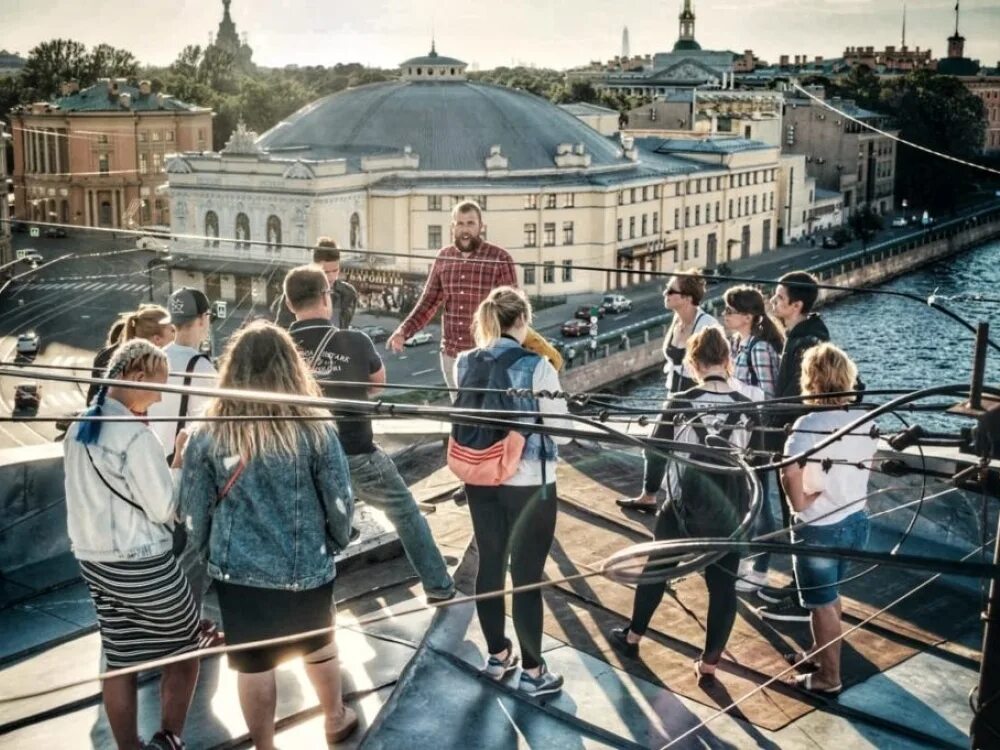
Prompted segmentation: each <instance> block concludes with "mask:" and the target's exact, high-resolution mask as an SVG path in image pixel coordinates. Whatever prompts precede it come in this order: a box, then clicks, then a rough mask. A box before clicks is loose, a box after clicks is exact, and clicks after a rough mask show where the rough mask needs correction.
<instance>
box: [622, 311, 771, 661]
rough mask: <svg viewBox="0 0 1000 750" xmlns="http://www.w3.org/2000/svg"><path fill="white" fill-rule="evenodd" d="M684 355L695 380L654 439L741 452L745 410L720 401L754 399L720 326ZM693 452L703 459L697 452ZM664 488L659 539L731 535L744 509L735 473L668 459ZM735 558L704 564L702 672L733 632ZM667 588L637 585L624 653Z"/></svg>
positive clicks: (696, 339) (632, 652) (697, 338)
mask: <svg viewBox="0 0 1000 750" xmlns="http://www.w3.org/2000/svg"><path fill="white" fill-rule="evenodd" d="M685 358H686V361H687V365H688V366H689V367H690V369H691V372H692V374H693V375H694V377H695V379H696V381H697V385H696V386H695V387H694V388H691V389H690V390H687V391H684V392H683V393H676V394H674V395H672V396H671V397H670V398H669V399H667V401H666V403H665V404H664V414H663V415H662V416H661V417H660V420H659V421H658V422H657V424H656V427H655V428H654V430H653V437H654V438H656V439H660V440H673V441H677V442H681V443H691V444H701V445H706V446H709V447H721V446H728V447H732V448H735V449H737V450H745V449H746V447H747V445H748V443H749V439H750V434H751V431H752V422H751V418H750V412H748V411H746V410H742V409H733V410H729V411H721V412H720V411H719V409H720V407H722V408H723V409H724V408H725V407H731V406H737V407H739V406H746V405H749V404H750V403H751V401H750V399H749V398H747V397H746V396H745V395H743V394H742V393H740V391H739V390H738V389H737V388H735V387H734V385H735V384H734V383H733V381H732V362H731V360H730V351H729V343H728V342H727V341H726V337H725V335H724V334H723V332H722V329H721V328H718V327H717V326H712V327H709V328H706V329H704V330H702V331H699V332H698V333H696V334H694V335H693V336H692V337H691V338H690V339H688V342H687V353H686V355H685ZM671 409H685V410H690V411H686V412H684V414H683V415H682V416H679V417H677V418H676V419H675V416H674V414H672V413H670V412H669V411H668V410H671ZM694 458H697V459H698V460H699V461H701V462H705V457H704V456H702V455H696V456H694ZM663 487H664V489H665V490H666V491H667V501H666V503H664V505H663V507H662V508H661V509H660V511H659V514H658V515H657V517H656V526H655V528H654V530H653V538H654V539H656V540H657V541H660V540H663V539H681V538H685V537H710V536H729V535H731V534H732V533H733V532H734V531H735V530H736V529H737V527H738V526H739V524H740V522H741V519H742V518H743V517H744V516H745V514H746V512H747V510H748V501H749V495H748V493H747V485H746V483H745V480H744V477H742V476H740V475H735V474H731V473H722V472H719V471H712V470H710V469H705V468H701V467H693V466H687V465H684V464H682V463H679V462H677V461H672V462H670V464H669V465H668V467H667V471H666V478H665V480H664V483H663ZM739 562H740V557H739V553H737V552H729V553H727V554H725V555H723V556H722V558H720V559H719V560H717V561H716V562H714V563H712V564H711V565H709V566H708V567H706V568H705V571H704V573H705V583H706V584H707V585H708V614H707V616H706V619H705V648H704V650H703V651H702V653H701V657H700V658H699V659H698V660H697V661H696V662H695V671H696V673H697V675H698V676H699V678H701V677H711V676H712V675H714V674H715V670H716V668H717V666H718V664H719V660H720V659H721V657H722V652H723V650H724V649H725V647H726V642H727V641H728V640H729V634H730V633H731V632H732V629H733V623H734V622H735V620H736V571H737V569H738V567H739ZM662 566H663V562H662V561H659V560H657V559H656V556H655V555H650V558H649V562H648V563H647V567H648V568H649V569H650V570H651V569H652V568H653V567H656V568H659V569H660V570H662ZM665 589H666V582H665V581H658V582H655V583H643V584H641V585H640V586H638V587H637V588H636V591H635V603H634V605H633V608H632V619H631V621H630V622H629V624H628V625H626V626H625V627H624V628H616V629H614V630H612V631H611V634H610V637H611V642H612V644H613V645H614V646H615V647H616V648H618V649H619V650H620V651H622V652H623V653H624V654H625V655H626V656H629V657H636V656H638V653H639V642H640V641H641V640H642V636H643V635H644V634H645V632H646V629H647V628H648V626H649V622H650V620H651V619H652V617H653V613H654V612H655V611H656V608H657V607H658V606H659V605H660V602H661V601H662V599H663V593H664V591H665Z"/></svg>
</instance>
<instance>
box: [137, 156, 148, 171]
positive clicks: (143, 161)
mask: <svg viewBox="0 0 1000 750" xmlns="http://www.w3.org/2000/svg"><path fill="white" fill-rule="evenodd" d="M139 174H149V157H148V156H146V154H144V153H140V154H139Z"/></svg>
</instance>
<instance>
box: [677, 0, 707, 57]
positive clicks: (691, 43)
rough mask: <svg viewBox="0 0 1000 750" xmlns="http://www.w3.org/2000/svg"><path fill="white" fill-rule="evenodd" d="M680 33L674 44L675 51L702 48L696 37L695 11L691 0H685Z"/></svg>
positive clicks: (680, 17)
mask: <svg viewBox="0 0 1000 750" xmlns="http://www.w3.org/2000/svg"><path fill="white" fill-rule="evenodd" d="M678 18H679V19H680V27H681V28H680V35H679V36H678V38H677V42H676V43H675V44H674V51H675V52H676V51H678V50H684V49H701V46H700V45H699V44H698V42H696V41H695V38H694V11H693V10H692V9H691V0H684V9H683V10H681V14H680V16H678Z"/></svg>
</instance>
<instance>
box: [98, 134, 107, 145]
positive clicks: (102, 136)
mask: <svg viewBox="0 0 1000 750" xmlns="http://www.w3.org/2000/svg"><path fill="white" fill-rule="evenodd" d="M97 142H98V143H107V142H108V134H107V133H100V134H98V136H97Z"/></svg>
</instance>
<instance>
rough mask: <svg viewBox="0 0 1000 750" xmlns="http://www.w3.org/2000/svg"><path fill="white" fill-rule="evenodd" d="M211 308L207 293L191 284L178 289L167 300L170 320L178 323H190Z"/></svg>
mask: <svg viewBox="0 0 1000 750" xmlns="http://www.w3.org/2000/svg"><path fill="white" fill-rule="evenodd" d="M210 308H211V305H210V304H209V302H208V297H206V296H205V293H204V292H203V291H201V290H200V289H193V288H192V287H189V286H185V287H181V288H180V289H178V290H177V291H176V292H174V293H173V294H171V295H170V299H169V300H168V301H167V309H168V310H169V311H170V320H171V321H172V322H173V323H177V324H184V323H190V322H191V321H192V320H196V319H198V318H199V317H201V316H202V315H204V314H205V313H207V312H208V311H209V309H210Z"/></svg>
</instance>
